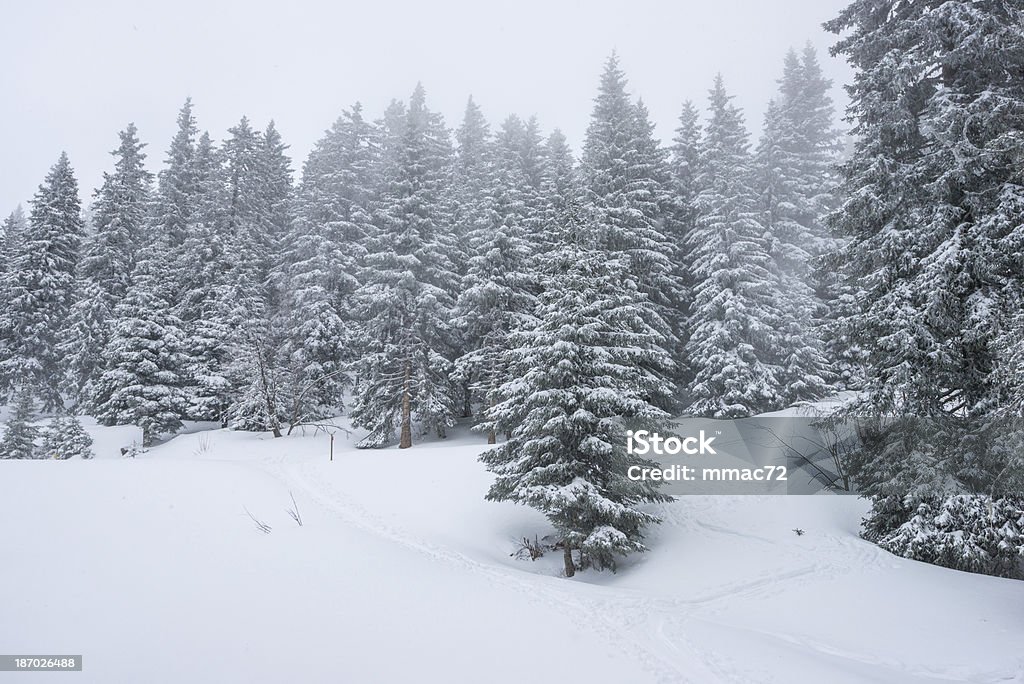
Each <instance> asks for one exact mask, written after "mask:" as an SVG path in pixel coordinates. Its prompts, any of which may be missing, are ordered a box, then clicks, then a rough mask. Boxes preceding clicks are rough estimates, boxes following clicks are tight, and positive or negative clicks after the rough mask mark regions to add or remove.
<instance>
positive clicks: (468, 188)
mask: <svg viewBox="0 0 1024 684" xmlns="http://www.w3.org/2000/svg"><path fill="white" fill-rule="evenodd" d="M455 141H456V143H457V145H456V148H455V157H454V161H453V163H452V177H451V184H450V186H449V188H450V193H451V212H452V227H453V231H454V234H455V236H456V237H457V238H458V240H457V250H456V254H455V257H456V265H455V266H456V271H457V272H458V273H459V274H460V275H463V274H465V271H466V266H467V264H468V262H469V258H470V256H472V254H473V252H474V246H473V245H472V244H471V243H470V239H471V238H473V236H478V235H480V233H481V231H484V230H487V226H490V225H491V224H492V223H493V221H492V218H493V217H492V215H491V207H492V204H493V201H492V198H491V197H490V194H489V193H490V192H491V191H492V190H493V187H492V185H493V184H492V182H491V180H492V171H493V167H494V162H493V159H492V157H493V149H492V135H491V130H490V125H489V124H488V123H487V120H486V119H485V118H484V114H483V112H482V111H481V109H480V106H479V105H478V104H477V103H476V102H474V101H473V98H472V97H470V98H469V101H468V102H467V103H466V111H465V113H464V114H463V117H462V123H461V124H460V126H459V128H458V129H457V130H456V131H455Z"/></svg>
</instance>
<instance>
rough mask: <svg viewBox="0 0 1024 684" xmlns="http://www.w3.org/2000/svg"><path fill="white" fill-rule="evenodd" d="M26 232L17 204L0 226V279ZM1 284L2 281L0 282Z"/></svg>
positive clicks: (0, 351)
mask: <svg viewBox="0 0 1024 684" xmlns="http://www.w3.org/2000/svg"><path fill="white" fill-rule="evenodd" d="M26 230H28V220H27V219H26V218H25V212H24V210H23V209H22V208H21V205H20V204H19V205H18V206H17V207H15V208H14V211H12V212H11V213H10V214H9V215H8V216H7V218H6V219H4V222H3V224H2V225H0V278H3V274H4V273H6V272H7V271H8V269H9V268H10V266H11V259H12V258H13V256H14V253H15V251H16V250H17V245H18V244H20V243H21V241H22V240H23V239H24V237H23V236H24V233H25V231H26ZM0 282H2V281H0ZM0 345H2V342H0ZM2 355H3V351H2V347H0V358H2Z"/></svg>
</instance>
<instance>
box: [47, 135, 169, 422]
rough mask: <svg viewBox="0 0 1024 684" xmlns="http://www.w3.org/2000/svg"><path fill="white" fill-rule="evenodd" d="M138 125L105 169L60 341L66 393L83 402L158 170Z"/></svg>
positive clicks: (123, 289) (130, 264)
mask: <svg viewBox="0 0 1024 684" xmlns="http://www.w3.org/2000/svg"><path fill="white" fill-rule="evenodd" d="M137 133H138V131H137V129H136V128H135V124H133V123H130V124H128V126H127V128H125V130H123V131H121V133H119V136H120V139H121V143H120V145H119V146H118V148H117V149H116V150H114V151H113V152H112V153H111V154H112V155H113V156H114V158H115V162H114V171H113V173H104V174H103V185H102V186H101V187H100V188H99V189H98V190H97V191H96V200H95V202H94V204H93V214H92V232H91V233H90V234H89V235H88V236H87V237H86V238H85V240H84V242H83V245H82V256H81V260H80V262H79V264H78V273H77V275H78V278H77V282H76V287H75V289H76V291H77V296H76V301H75V303H74V304H73V305H72V307H71V313H70V315H69V318H68V324H67V326H66V328H65V331H64V335H63V339H62V340H61V342H60V347H59V349H60V353H61V356H62V357H63V359H64V365H65V368H66V373H67V376H66V386H65V390H66V393H67V394H68V395H69V396H70V397H72V398H73V399H75V400H76V402H79V403H80V402H82V401H85V400H87V398H88V397H89V396H91V394H92V384H93V383H94V382H95V380H96V378H97V377H98V375H99V373H100V371H102V358H101V357H102V354H103V348H104V347H105V345H106V337H107V333H108V329H109V325H108V319H109V317H110V315H111V313H112V312H113V310H114V307H115V306H117V304H118V302H120V301H121V299H123V298H124V296H125V294H126V293H127V291H128V285H129V282H130V278H131V272H132V269H133V268H134V264H135V252H136V250H137V249H138V248H139V246H140V245H141V244H142V242H143V235H144V232H145V228H146V220H147V213H148V212H149V210H150V189H151V185H152V181H153V175H152V174H151V173H150V172H149V171H147V170H146V168H145V166H144V165H143V164H144V162H145V159H146V155H145V153H143V151H142V150H143V148H144V147H145V144H144V143H141V142H139V139H138V134H137Z"/></svg>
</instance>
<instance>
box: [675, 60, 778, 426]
mask: <svg viewBox="0 0 1024 684" xmlns="http://www.w3.org/2000/svg"><path fill="white" fill-rule="evenodd" d="M729 100H730V97H729V96H728V95H727V94H726V91H725V86H724V84H723V82H722V78H721V76H719V77H718V78H717V79H716V80H715V86H714V88H713V89H712V90H711V98H710V108H711V118H710V120H709V121H708V124H707V126H706V127H705V132H704V138H703V140H702V141H701V150H700V174H699V176H698V178H697V181H696V182H697V185H698V187H699V188H700V192H699V194H698V196H697V198H696V206H697V208H698V211H699V218H698V219H697V222H696V225H695V227H694V229H693V230H692V231H691V233H690V236H689V241H688V243H687V248H688V251H689V253H690V267H691V270H692V275H693V278H694V286H693V304H692V308H691V312H690V318H689V323H688V327H689V335H690V337H689V339H688V340H687V343H686V356H687V360H688V362H689V363H690V365H691V368H692V370H693V373H694V376H693V379H692V380H691V382H690V385H689V387H688V394H689V399H690V408H689V410H690V411H691V412H692V413H694V414H696V415H705V416H711V417H716V418H741V417H744V416H749V415H752V414H756V413H760V412H763V411H767V410H772V409H775V408H778V407H779V406H781V405H782V403H783V397H782V394H781V392H780V390H779V380H778V378H777V373H778V368H777V366H775V365H774V364H773V363H772V361H773V359H774V355H776V354H777V347H776V344H777V337H776V330H777V327H778V323H779V321H780V320H781V312H780V311H779V307H780V306H781V302H782V298H781V293H780V280H779V277H778V272H777V269H776V267H775V262H774V260H773V259H772V257H771V255H770V254H769V253H768V248H767V245H766V244H765V240H764V227H763V226H762V225H761V223H760V222H759V221H758V218H759V217H758V212H757V205H756V195H755V192H754V190H753V188H752V186H751V172H750V153H749V149H748V143H747V132H746V130H745V129H744V126H743V115H742V114H741V113H740V111H739V110H738V109H737V108H736V107H735V106H734V105H732V104H731V103H730V102H729Z"/></svg>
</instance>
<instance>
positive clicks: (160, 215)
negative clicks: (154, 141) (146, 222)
mask: <svg viewBox="0 0 1024 684" xmlns="http://www.w3.org/2000/svg"><path fill="white" fill-rule="evenodd" d="M198 133H199V131H198V128H197V126H196V119H195V116H194V115H193V114H192V98H188V99H186V100H185V104H184V105H182V107H181V110H180V111H179V112H178V130H177V131H176V132H175V134H174V138H173V139H172V140H171V146H170V148H169V149H168V150H167V158H166V160H165V165H164V168H163V170H162V171H160V173H159V174H158V175H157V193H156V199H155V207H154V216H153V224H154V226H153V229H154V230H153V232H154V234H155V236H158V237H159V239H166V240H167V243H168V245H170V247H171V248H172V249H175V248H177V247H178V246H179V245H180V244H181V243H183V242H184V241H185V238H186V237H188V234H189V222H190V220H191V218H192V211H193V202H194V198H195V195H196V188H195V185H196V177H195V174H196V172H195V166H194V157H195V152H196V136H197V135H198Z"/></svg>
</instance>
